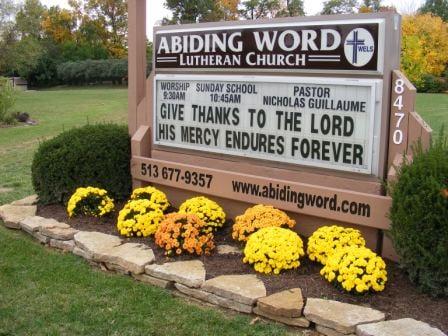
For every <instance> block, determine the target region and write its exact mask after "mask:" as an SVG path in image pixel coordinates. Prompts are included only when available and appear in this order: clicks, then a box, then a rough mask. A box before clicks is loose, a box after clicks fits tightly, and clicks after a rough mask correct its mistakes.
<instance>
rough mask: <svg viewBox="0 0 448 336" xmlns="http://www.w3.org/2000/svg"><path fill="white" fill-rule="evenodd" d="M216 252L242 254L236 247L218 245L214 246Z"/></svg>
mask: <svg viewBox="0 0 448 336" xmlns="http://www.w3.org/2000/svg"><path fill="white" fill-rule="evenodd" d="M216 252H217V253H218V254H242V253H243V252H242V251H241V250H240V249H239V248H238V247H236V246H231V245H218V246H216Z"/></svg>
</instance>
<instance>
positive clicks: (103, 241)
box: [73, 231, 121, 261]
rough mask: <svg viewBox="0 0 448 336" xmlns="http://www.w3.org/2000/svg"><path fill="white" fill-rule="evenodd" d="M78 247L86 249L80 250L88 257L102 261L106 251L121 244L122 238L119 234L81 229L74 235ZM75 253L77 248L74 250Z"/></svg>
mask: <svg viewBox="0 0 448 336" xmlns="http://www.w3.org/2000/svg"><path fill="white" fill-rule="evenodd" d="M73 240H74V241H75V244H76V247H78V248H79V249H81V250H82V251H84V253H82V252H79V251H78V250H76V252H78V253H79V254H81V255H82V256H83V257H84V258H86V259H92V260H93V261H101V257H102V256H103V255H104V253H105V252H107V251H108V250H110V249H111V248H113V247H115V246H119V245H121V239H120V238H118V237H117V236H112V235H108V234H105V233H101V232H88V231H80V232H78V233H76V234H75V235H74V237H73ZM73 253H75V250H74V251H73Z"/></svg>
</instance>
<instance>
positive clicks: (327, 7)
mask: <svg viewBox="0 0 448 336" xmlns="http://www.w3.org/2000/svg"><path fill="white" fill-rule="evenodd" d="M357 5H358V3H357V1H356V0H328V1H325V2H324V7H323V9H322V15H330V14H349V13H354V12H355V9H356V8H357Z"/></svg>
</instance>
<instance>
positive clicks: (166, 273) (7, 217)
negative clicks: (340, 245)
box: [0, 195, 447, 336]
mask: <svg viewBox="0 0 448 336" xmlns="http://www.w3.org/2000/svg"><path fill="white" fill-rule="evenodd" d="M36 200H37V198H36V196H34V195H33V196H29V197H27V198H25V199H23V200H18V201H15V202H13V203H11V204H6V205H3V206H1V207H0V218H1V219H2V220H3V222H4V223H5V226H6V227H8V228H14V229H21V230H23V231H24V232H26V233H28V234H30V235H31V236H32V237H34V238H36V239H37V240H38V241H39V242H41V243H42V244H45V245H48V246H50V247H53V248H57V249H60V250H62V251H64V252H72V253H73V254H75V255H78V256H80V257H82V258H84V259H86V260H87V261H88V262H89V263H90V264H92V265H93V266H97V267H99V268H100V269H102V270H104V271H108V272H115V273H119V274H124V275H130V276H132V277H133V278H134V279H135V280H137V281H141V282H144V283H148V284H150V285H153V286H157V287H161V288H164V289H170V290H174V291H176V292H177V293H181V294H179V295H185V296H188V297H190V298H194V299H196V300H199V301H200V302H204V303H208V304H212V305H216V306H220V307H224V308H228V309H232V310H235V311H238V312H242V313H246V314H255V315H257V316H259V317H263V318H267V319H268V320H273V321H276V322H280V323H283V324H286V325H289V326H293V327H301V328H308V327H310V326H312V327H315V330H316V331H317V332H319V333H320V334H322V335H327V336H347V335H348V336H353V335H357V336H412V335H415V333H414V331H415V330H419V332H421V334H422V335H423V334H424V335H425V336H447V335H445V334H444V333H443V332H442V331H440V330H439V329H436V328H432V327H431V326H429V325H428V324H426V323H424V322H420V321H417V320H414V319H409V318H408V319H399V320H392V321H384V320H385V314H384V313H383V312H380V311H378V310H375V309H371V308H367V307H362V306H358V305H353V304H348V303H342V302H338V301H332V300H326V299H319V298H308V299H307V300H306V302H304V298H303V297H302V292H301V290H300V288H294V289H290V290H285V291H282V292H278V293H275V294H272V295H269V296H266V288H265V286H264V284H263V282H262V281H261V280H260V279H258V277H257V276H256V275H248V274H245V275H238V274H235V275H221V276H218V277H216V278H212V279H209V280H205V279H206V271H205V267H204V264H203V263H202V261H200V260H191V261H175V262H169V263H164V264H161V265H158V264H155V263H154V262H155V257H154V253H153V251H152V249H151V248H149V247H148V246H146V245H142V244H136V243H123V242H122V240H121V239H120V238H119V237H117V236H112V235H108V234H104V233H100V232H87V231H78V230H75V229H73V228H71V227H70V226H69V225H68V224H66V223H60V222H58V221H56V220H54V219H51V218H43V217H39V216H36V206H35V205H34V204H35V203H36ZM221 253H223V254H226V253H237V251H233V250H229V249H228V248H227V247H226V248H225V249H224V248H223V249H222V251H221ZM176 292H175V293H176Z"/></svg>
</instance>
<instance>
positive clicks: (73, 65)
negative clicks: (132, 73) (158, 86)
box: [57, 59, 151, 85]
mask: <svg viewBox="0 0 448 336" xmlns="http://www.w3.org/2000/svg"><path fill="white" fill-rule="evenodd" d="M147 69H148V70H147V73H149V72H150V70H151V63H149V64H148V67H147ZM57 74H58V79H59V80H60V81H61V82H62V83H65V84H70V85H85V84H98V83H104V82H113V83H114V84H122V83H123V82H124V81H127V77H128V61H127V60H126V59H105V60H86V61H77V62H65V63H62V64H60V65H59V66H58V68H57Z"/></svg>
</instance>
